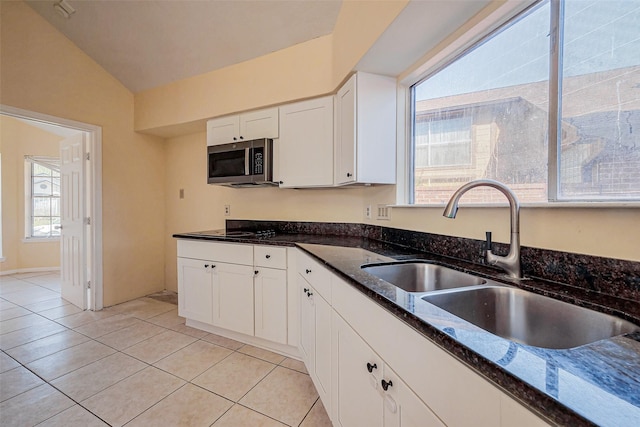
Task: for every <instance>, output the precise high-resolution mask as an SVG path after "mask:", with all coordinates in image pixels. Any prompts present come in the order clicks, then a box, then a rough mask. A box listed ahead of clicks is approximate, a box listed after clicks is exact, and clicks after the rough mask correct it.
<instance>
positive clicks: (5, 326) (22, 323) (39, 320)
mask: <svg viewBox="0 0 640 427" xmlns="http://www.w3.org/2000/svg"><path fill="white" fill-rule="evenodd" d="M48 323H51V320H49V319H47V318H44V317H42V316H40V315H38V314H33V313H31V314H28V315H26V316H20V317H14V318H13V319H9V320H3V321H2V322H0V334H8V333H9V332H13V331H17V330H19V329H24V328H28V327H30V326H42V325H46V324H48Z"/></svg>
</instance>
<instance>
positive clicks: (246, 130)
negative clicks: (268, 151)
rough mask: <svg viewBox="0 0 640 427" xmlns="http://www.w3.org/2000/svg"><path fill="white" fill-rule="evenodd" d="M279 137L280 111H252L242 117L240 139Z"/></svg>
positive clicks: (272, 109)
mask: <svg viewBox="0 0 640 427" xmlns="http://www.w3.org/2000/svg"><path fill="white" fill-rule="evenodd" d="M277 137H278V109H277V108H268V109H266V110H259V111H252V112H249V113H244V114H241V115H240V139H243V140H245V141H249V140H252V139H258V138H277Z"/></svg>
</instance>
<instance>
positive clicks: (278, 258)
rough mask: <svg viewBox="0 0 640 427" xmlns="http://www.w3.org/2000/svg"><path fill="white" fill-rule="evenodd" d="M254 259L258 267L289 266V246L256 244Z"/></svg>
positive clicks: (282, 268) (283, 267)
mask: <svg viewBox="0 0 640 427" xmlns="http://www.w3.org/2000/svg"><path fill="white" fill-rule="evenodd" d="M253 259H254V263H255V266H256V267H268V268H279V269H281V270H285V269H286V268H287V248H278V247H275V246H254V247H253Z"/></svg>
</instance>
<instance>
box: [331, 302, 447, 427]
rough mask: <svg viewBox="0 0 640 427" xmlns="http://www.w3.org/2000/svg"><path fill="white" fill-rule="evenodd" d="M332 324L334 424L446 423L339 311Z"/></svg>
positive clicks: (396, 426) (409, 426)
mask: <svg viewBox="0 0 640 427" xmlns="http://www.w3.org/2000/svg"><path fill="white" fill-rule="evenodd" d="M333 328H334V330H333V337H334V341H333V352H334V360H335V367H336V368H335V372H334V388H333V393H334V395H333V408H334V418H335V419H334V425H338V426H341V427H349V426H371V427H376V426H380V427H383V426H384V427H443V426H444V424H442V422H441V421H440V420H439V419H438V417H436V416H435V415H434V414H433V412H431V410H430V409H429V408H428V407H427V405H425V404H424V403H423V402H422V401H421V400H420V399H419V398H418V397H417V396H416V395H415V394H414V393H413V392H412V391H411V390H410V389H409V387H408V386H407V385H406V384H405V383H404V382H403V381H402V380H401V379H400V377H399V376H398V375H397V374H396V373H395V372H393V370H392V369H391V368H390V367H389V366H388V365H387V364H386V363H385V362H384V361H383V360H382V358H380V356H378V355H377V354H376V353H375V352H374V351H373V349H372V348H371V347H369V345H367V343H366V342H365V341H364V340H363V339H362V338H360V336H359V335H358V334H357V333H356V332H355V331H354V330H353V329H352V328H351V327H350V326H349V325H348V324H347V322H345V321H344V319H342V317H340V315H338V314H337V313H336V312H334V314H333Z"/></svg>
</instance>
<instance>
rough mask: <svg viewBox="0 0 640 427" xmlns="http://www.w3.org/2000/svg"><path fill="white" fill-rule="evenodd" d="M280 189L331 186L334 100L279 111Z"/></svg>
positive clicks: (317, 100)
mask: <svg viewBox="0 0 640 427" xmlns="http://www.w3.org/2000/svg"><path fill="white" fill-rule="evenodd" d="M278 144H279V148H278V152H279V155H280V161H279V167H280V181H281V184H280V186H281V187H326V186H332V185H333V97H332V96H329V97H324V98H318V99H312V100H309V101H303V102H297V103H294V104H289V105H285V106H282V107H280V139H279V142H278Z"/></svg>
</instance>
